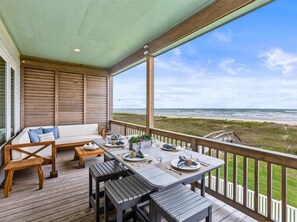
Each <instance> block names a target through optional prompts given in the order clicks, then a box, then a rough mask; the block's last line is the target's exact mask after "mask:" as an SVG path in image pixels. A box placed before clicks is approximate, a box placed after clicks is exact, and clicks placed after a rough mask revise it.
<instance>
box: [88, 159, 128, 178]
mask: <svg viewBox="0 0 297 222" xmlns="http://www.w3.org/2000/svg"><path fill="white" fill-rule="evenodd" d="M125 170H126V169H125V168H124V167H123V166H121V165H120V164H119V163H118V162H117V161H107V162H102V163H97V164H93V165H92V166H90V174H91V175H92V177H93V178H99V177H100V178H101V180H103V181H104V180H109V179H113V177H114V175H115V174H120V173H122V172H123V171H125Z"/></svg>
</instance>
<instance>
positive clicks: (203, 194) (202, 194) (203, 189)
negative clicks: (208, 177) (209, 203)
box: [200, 174, 205, 197]
mask: <svg viewBox="0 0 297 222" xmlns="http://www.w3.org/2000/svg"><path fill="white" fill-rule="evenodd" d="M200 189H201V196H202V197H205V175H204V174H203V176H202V179H201V187H200Z"/></svg>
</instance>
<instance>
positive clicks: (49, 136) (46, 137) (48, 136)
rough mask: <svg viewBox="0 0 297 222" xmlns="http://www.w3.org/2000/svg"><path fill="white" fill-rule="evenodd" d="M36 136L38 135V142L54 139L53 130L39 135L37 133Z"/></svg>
mask: <svg viewBox="0 0 297 222" xmlns="http://www.w3.org/2000/svg"><path fill="white" fill-rule="evenodd" d="M38 137H39V141H40V142H46V141H54V140H55V137H54V133H53V132H50V133H45V134H40V135H38Z"/></svg>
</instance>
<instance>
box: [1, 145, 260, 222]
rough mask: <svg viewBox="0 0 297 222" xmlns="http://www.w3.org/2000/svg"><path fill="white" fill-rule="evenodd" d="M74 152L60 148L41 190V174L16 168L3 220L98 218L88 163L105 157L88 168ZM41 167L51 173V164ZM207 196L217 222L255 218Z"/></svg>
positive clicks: (3, 207)
mask: <svg viewBox="0 0 297 222" xmlns="http://www.w3.org/2000/svg"><path fill="white" fill-rule="evenodd" d="M73 155H74V151H73V150H63V151H59V153H58V158H57V169H58V171H59V177H58V178H53V179H50V178H46V179H45V182H44V188H43V189H42V190H38V176H37V174H36V171H35V170H34V169H28V170H22V171H18V172H16V173H15V176H14V181H13V187H12V191H11V193H10V196H9V197H8V198H3V191H2V195H0V221H1V222H10V221H13V222H23V221H34V222H44V221H46V222H50V221H55V222H56V221H63V222H65V221H66V222H68V221H73V222H85V221H89V222H93V221H95V216H94V211H93V210H92V209H89V206H88V170H89V169H88V166H90V165H91V164H93V163H96V162H102V161H103V157H90V158H85V160H84V161H85V164H86V168H84V169H77V165H78V161H74V160H73ZM42 168H43V171H44V174H45V176H46V177H48V175H49V173H50V170H51V167H50V166H42ZM197 192H200V191H198V190H197ZM207 198H208V199H210V200H211V201H213V221H215V222H217V221H223V222H227V221H232V222H237V221H238V222H240V221H246V222H250V221H255V220H253V219H252V218H250V217H248V216H246V215H245V214H243V213H241V212H239V211H237V210H235V209H234V208H232V207H230V206H228V205H227V204H225V203H223V202H221V201H219V200H217V199H216V198H214V197H212V196H210V195H207ZM102 201H103V199H102V200H101V202H102ZM114 212H115V211H113V212H111V213H112V214H113V215H111V218H113V217H114V216H115V214H114ZM100 221H103V215H101V217H100ZM162 221H164V220H162Z"/></svg>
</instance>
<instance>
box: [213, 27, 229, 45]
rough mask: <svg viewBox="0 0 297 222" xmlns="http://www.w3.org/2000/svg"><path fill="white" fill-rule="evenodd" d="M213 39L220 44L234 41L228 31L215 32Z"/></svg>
mask: <svg viewBox="0 0 297 222" xmlns="http://www.w3.org/2000/svg"><path fill="white" fill-rule="evenodd" d="M213 37H214V39H215V40H217V41H219V42H225V43H226V42H231V41H232V33H231V31H230V30H229V29H228V30H226V31H214V33H213Z"/></svg>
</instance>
